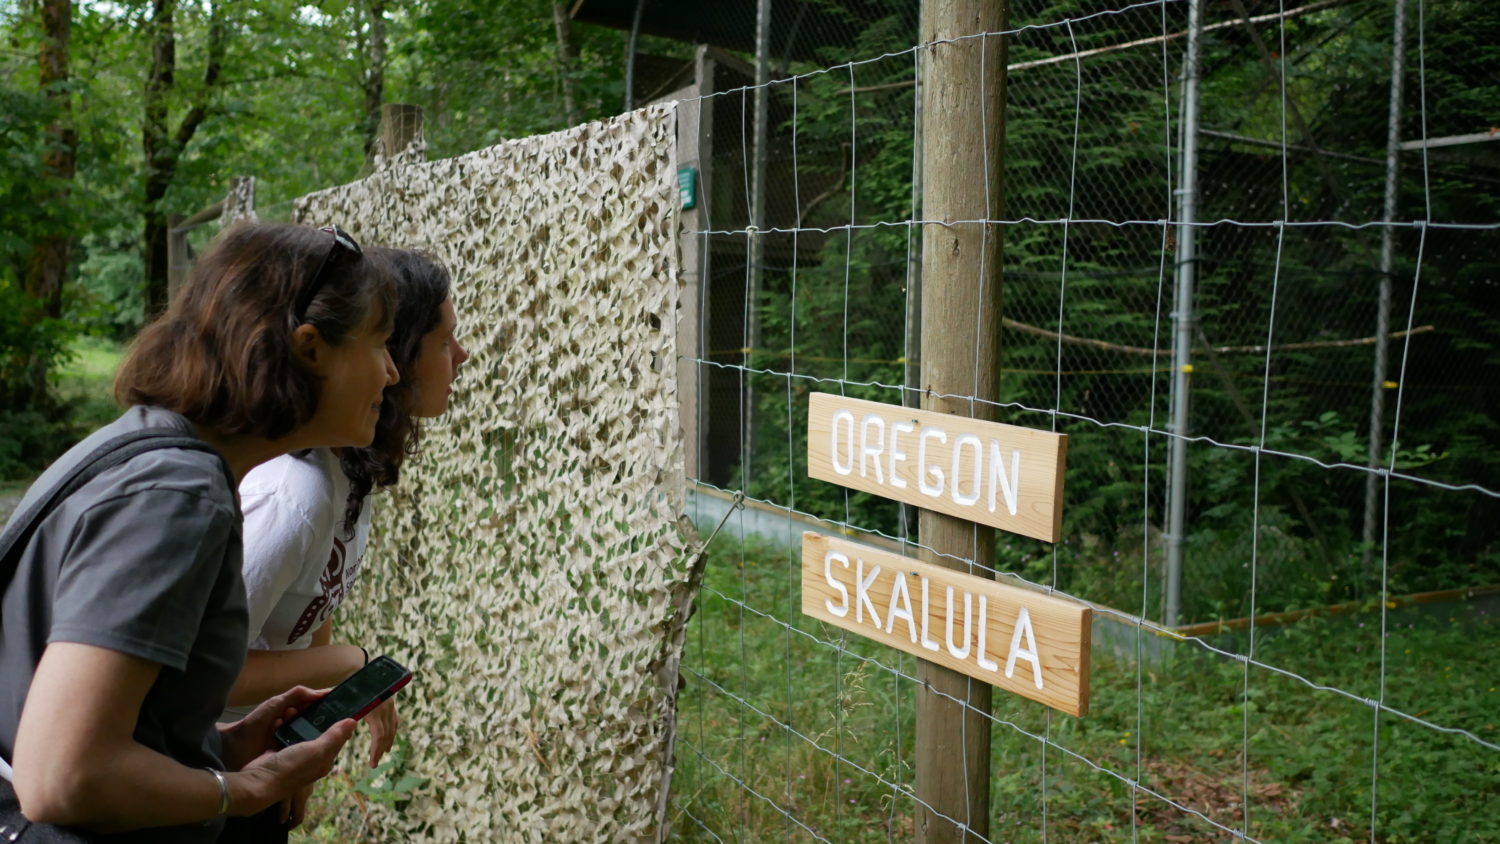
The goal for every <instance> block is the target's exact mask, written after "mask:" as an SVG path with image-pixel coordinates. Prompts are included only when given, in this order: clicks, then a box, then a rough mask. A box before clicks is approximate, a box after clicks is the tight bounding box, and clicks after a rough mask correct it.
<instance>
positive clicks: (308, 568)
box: [224, 448, 370, 720]
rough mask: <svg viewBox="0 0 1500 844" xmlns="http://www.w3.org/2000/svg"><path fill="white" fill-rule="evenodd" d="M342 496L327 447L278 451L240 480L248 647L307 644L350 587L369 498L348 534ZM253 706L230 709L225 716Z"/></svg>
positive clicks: (344, 486)
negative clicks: (243, 515)
mask: <svg viewBox="0 0 1500 844" xmlns="http://www.w3.org/2000/svg"><path fill="white" fill-rule="evenodd" d="M348 497H349V478H348V477H347V476H345V475H344V470H343V468H342V467H341V466H340V465H339V459H338V456H337V455H335V454H334V453H333V452H332V451H330V450H328V449H326V448H316V449H311V450H309V451H304V452H299V453H296V454H284V455H282V456H280V457H277V458H276V459H274V460H270V461H268V462H266V463H262V464H261V465H259V466H257V467H255V468H254V469H252V470H250V472H249V473H248V474H246V475H245V478H244V480H242V481H241V482H240V508H241V510H243V511H244V514H245V530H244V537H245V565H244V573H245V599H246V603H247V605H248V607H249V614H250V650H258V651H290V650H300V649H302V648H306V647H308V646H309V645H311V644H312V634H313V632H314V631H316V630H317V629H318V628H319V627H322V626H323V622H325V621H327V620H328V618H329V616H331V615H333V611H334V610H336V609H338V607H339V604H341V603H343V601H344V598H345V596H347V595H348V594H349V590H350V589H352V588H353V587H354V582H355V580H357V579H358V577H359V567H360V562H361V560H362V559H363V558H364V553H365V541H366V540H367V539H368V538H369V535H370V498H369V497H368V496H366V498H365V501H364V505H363V506H362V507H361V508H360V512H359V518H358V519H357V520H356V522H355V525H354V530H353V531H349V532H346V531H345V530H344V508H345V506H346V504H347V500H348ZM252 709H254V707H253V706H246V707H230V708H229V709H227V710H225V712H224V720H237V719H238V718H241V717H243V716H245V715H246V714H248V713H249V712H250V711H251V710H252Z"/></svg>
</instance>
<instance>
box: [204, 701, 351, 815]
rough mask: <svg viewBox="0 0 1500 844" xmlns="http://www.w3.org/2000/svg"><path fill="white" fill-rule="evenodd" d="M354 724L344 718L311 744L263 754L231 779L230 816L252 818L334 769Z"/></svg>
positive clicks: (307, 787) (304, 743)
mask: <svg viewBox="0 0 1500 844" xmlns="http://www.w3.org/2000/svg"><path fill="white" fill-rule="evenodd" d="M354 727H355V722H354V720H353V719H350V718H346V719H344V720H343V721H340V722H338V723H337V724H334V725H333V726H332V727H329V728H328V730H327V732H325V733H323V735H321V736H319V737H317V738H316V739H313V740H312V741H304V742H301V743H299V744H294V745H292V746H291V747H288V748H285V749H283V750H279V751H276V752H274V753H272V752H266V753H262V754H261V755H260V756H258V757H256V758H255V759H253V760H251V761H250V762H249V763H248V764H246V765H245V766H244V767H243V768H241V769H240V771H239V772H238V773H236V774H233V775H231V777H230V789H229V792H230V810H229V813H230V814H232V815H253V814H255V813H256V812H259V811H261V810H262V809H265V808H266V807H268V806H271V805H274V804H276V803H277V802H279V801H281V800H286V799H288V798H292V797H294V796H296V795H297V794H298V793H299V792H301V791H302V790H303V789H310V788H312V785H313V783H316V782H317V781H318V780H320V779H322V778H323V777H325V776H327V775H328V772H329V771H331V770H333V763H334V760H335V759H337V758H338V753H339V750H340V749H342V748H343V746H344V745H345V744H346V743H348V741H349V738H350V736H353V735H354Z"/></svg>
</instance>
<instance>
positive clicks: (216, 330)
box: [114, 223, 396, 440]
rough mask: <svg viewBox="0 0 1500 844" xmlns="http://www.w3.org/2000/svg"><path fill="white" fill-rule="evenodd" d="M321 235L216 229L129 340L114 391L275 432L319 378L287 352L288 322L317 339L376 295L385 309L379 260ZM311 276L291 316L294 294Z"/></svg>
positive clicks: (305, 406) (340, 328) (300, 416)
mask: <svg viewBox="0 0 1500 844" xmlns="http://www.w3.org/2000/svg"><path fill="white" fill-rule="evenodd" d="M332 237H333V236H332V235H331V234H329V233H327V232H323V231H319V230H317V229H314V228H309V227H307V226H298V225H291V224H287V223H239V224H236V225H234V226H233V227H231V228H229V229H227V230H225V231H224V232H223V233H222V234H221V235H220V236H219V238H218V240H217V241H215V243H214V245H213V246H212V247H210V249H209V250H208V251H207V252H205V253H204V254H203V255H202V256H201V257H200V258H199V259H198V261H197V264H196V265H195V266H194V268H193V273H192V276H191V277H190V278H189V279H188V281H187V283H186V284H185V285H184V286H183V287H182V289H181V290H180V291H178V294H177V297H176V298H175V299H174V300H173V301H172V303H171V305H170V306H169V307H168V308H167V310H166V312H164V313H163V314H162V315H161V316H160V317H159V318H157V320H156V321H155V322H152V323H151V324H150V325H148V326H146V327H145V328H144V329H142V330H141V333H140V334H139V335H137V336H136V339H135V341H134V342H133V343H131V346H130V349H129V351H127V352H126V355H125V360H124V361H123V362H122V363H121V364H120V369H119V371H118V373H116V375H115V389H114V393H115V400H116V401H117V402H119V403H120V404H122V405H125V406H130V405H137V404H147V405H155V406H157V407H163V408H166V409H168V410H173V411H176V412H178V413H180V414H182V415H183V416H186V417H187V418H188V419H190V420H192V421H193V422H194V423H196V424H198V425H203V426H205V427H208V428H212V429H214V430H216V431H218V432H220V433H222V434H228V435H238V436H255V437H264V438H266V439H273V440H274V439H278V438H280V437H284V436H286V435H287V434H290V433H291V432H292V431H295V430H296V429H297V428H299V427H301V426H302V425H305V424H306V423H307V422H308V420H310V419H311V418H312V416H313V413H314V412H315V411H316V410H317V407H318V398H319V395H320V393H321V386H322V385H321V381H320V379H319V378H318V377H317V376H316V375H315V374H313V373H312V372H310V371H308V370H307V369H306V368H305V367H303V366H302V364H301V362H300V361H299V360H298V359H297V357H296V355H295V354H294V353H293V350H292V332H293V331H295V330H296V328H297V326H298V324H299V322H305V323H309V324H311V325H312V326H313V327H314V328H316V329H317V330H318V333H319V334H320V335H321V336H322V337H323V339H324V340H325V341H326V342H328V343H330V344H332V345H335V346H337V345H339V344H341V343H343V342H344V341H345V340H346V339H348V337H349V335H350V334H351V333H352V332H354V331H355V330H356V329H358V327H359V326H360V325H362V324H363V323H364V321H365V319H366V318H367V317H368V316H369V313H370V309H371V308H372V307H374V306H375V305H376V303H377V302H378V303H382V304H383V305H384V307H385V313H386V314H387V317H386V318H387V319H390V318H391V317H392V316H393V315H394V312H395V307H396V301H395V285H394V283H393V281H392V279H391V276H390V272H389V270H388V269H387V268H386V266H385V263H384V262H383V261H380V260H378V259H372V258H367V257H364V256H362V255H359V254H357V253H354V252H351V251H349V250H347V249H344V248H342V247H336V246H334V245H333V244H332V242H331V239H332ZM315 279H316V280H318V281H319V282H320V284H321V286H320V288H319V290H318V293H317V295H316V296H315V297H314V298H313V300H312V302H311V303H310V304H309V305H308V307H307V311H306V314H305V315H304V316H303V318H302V319H301V320H300V321H299V319H298V318H297V316H296V315H294V314H293V313H292V310H293V307H294V304H293V303H294V302H295V300H296V298H297V294H298V293H299V292H300V291H302V290H304V287H305V285H308V284H311V283H313V281H314V280H315Z"/></svg>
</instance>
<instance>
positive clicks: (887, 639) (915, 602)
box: [802, 533, 1092, 715]
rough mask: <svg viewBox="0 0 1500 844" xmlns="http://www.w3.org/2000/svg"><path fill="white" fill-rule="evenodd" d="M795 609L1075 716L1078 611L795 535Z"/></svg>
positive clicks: (1082, 685)
mask: <svg viewBox="0 0 1500 844" xmlns="http://www.w3.org/2000/svg"><path fill="white" fill-rule="evenodd" d="M802 612H803V613H804V614H806V615H810V616H812V617H813V618H817V619H820V620H822V621H826V622H828V623H829V624H832V625H834V626H836V627H841V628H843V629H845V630H848V631H849V632H851V633H858V634H859V635H861V636H867V637H869V638H871V639H874V640H875V641H877V642H880V643H881V644H883V645H888V646H890V647H893V648H896V649H897V650H901V651H905V652H906V653H909V654H912V655H913V656H918V657H921V658H922V659H925V660H928V661H930V662H936V663H938V664H939V665H942V666H945V667H947V668H951V669H953V670H954V671H958V672H961V673H963V674H967V675H969V676H970V677H973V678H975V679H978V680H982V681H984V682H986V683H989V684H991V685H993V686H998V687H1000V688H1002V689H1005V690H1007V691H1010V692H1014V693H1016V694H1018V695H1022V696H1024V697H1028V698H1031V699H1032V700H1035V701H1039V702H1041V703H1045V704H1046V705H1048V706H1050V707H1052V708H1054V709H1059V710H1062V711H1063V712H1067V713H1069V714H1070V715H1084V714H1087V712H1088V703H1089V643H1090V637H1089V622H1090V617H1091V614H1092V611H1091V610H1090V609H1089V608H1088V607H1086V606H1083V605H1082V604H1077V603H1074V602H1073V601H1069V600H1066V599H1063V598H1055V597H1052V596H1050V595H1044V594H1042V593H1040V592H1033V591H1031V590H1029V589H1021V588H1019V587H1015V586H1006V585H1004V584H1000V583H996V582H995V581H993V580H987V579H985V578H982V577H975V576H974V575H971V574H964V573H963V572H959V571H953V570H952V569H946V568H942V567H941V566H934V565H931V564H929V563H924V562H921V561H920V560H913V559H911V558H909V557H903V556H900V555H898V554H893V553H890V552H888V551H882V550H880V549H878V548H871V547H869V546H867V545H860V544H857V543H854V542H849V541H847V540H843V539H837V538H834V537H828V536H822V535H820V534H816V533H804V534H803V535H802Z"/></svg>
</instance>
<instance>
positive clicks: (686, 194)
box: [677, 167, 698, 208]
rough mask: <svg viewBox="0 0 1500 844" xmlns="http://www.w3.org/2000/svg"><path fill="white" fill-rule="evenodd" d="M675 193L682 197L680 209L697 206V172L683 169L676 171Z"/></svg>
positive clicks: (688, 168) (689, 168)
mask: <svg viewBox="0 0 1500 844" xmlns="http://www.w3.org/2000/svg"><path fill="white" fill-rule="evenodd" d="M677 193H678V195H679V196H681V197H682V207H683V208H692V207H693V206H695V205H697V204H698V171H697V170H694V169H693V168H691V167H684V168H682V169H681V170H678V171H677Z"/></svg>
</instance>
